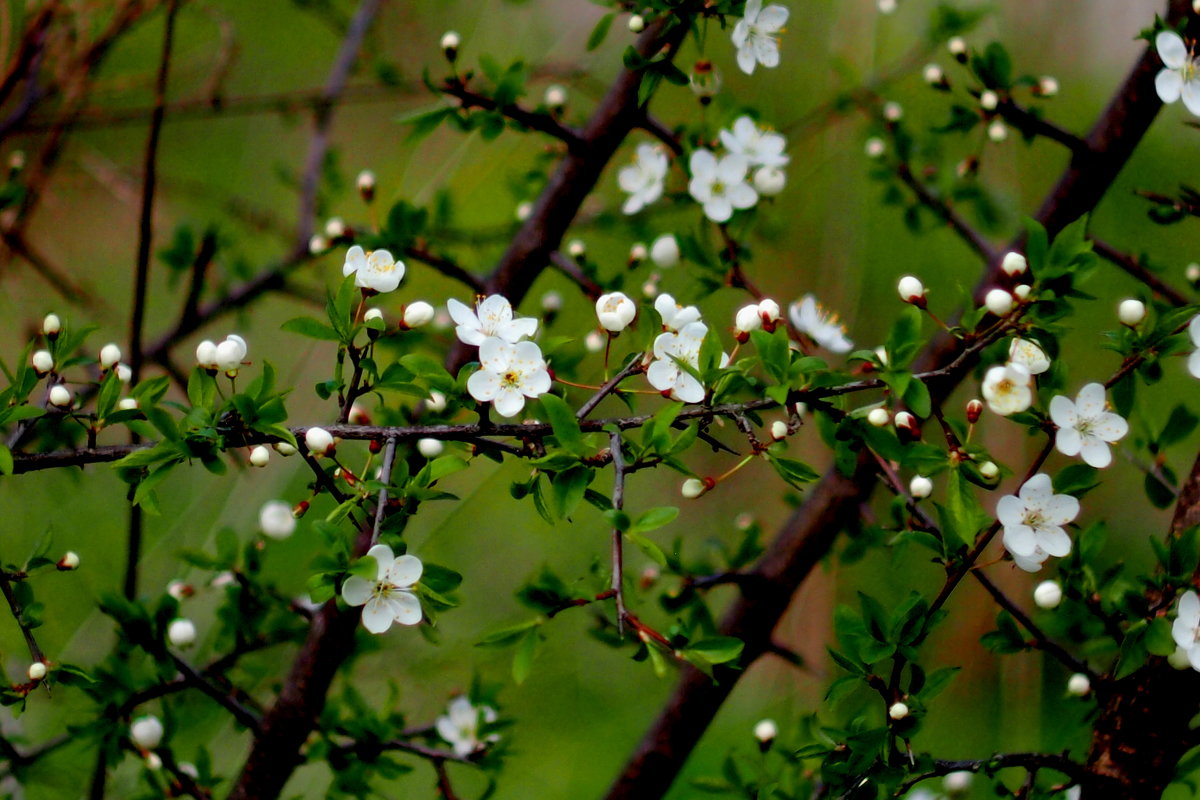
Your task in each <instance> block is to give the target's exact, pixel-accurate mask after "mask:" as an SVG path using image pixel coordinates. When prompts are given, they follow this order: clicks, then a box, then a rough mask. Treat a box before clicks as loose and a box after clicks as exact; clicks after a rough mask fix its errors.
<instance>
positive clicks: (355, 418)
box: [346, 403, 371, 425]
mask: <svg viewBox="0 0 1200 800" xmlns="http://www.w3.org/2000/svg"><path fill="white" fill-rule="evenodd" d="M346 421H347V422H349V423H350V424H351V425H370V424H371V415H370V414H368V413H367V409H366V408H364V407H363V406H362V405H360V404H358V403H352V404H351V405H350V413H349V414H347V415H346Z"/></svg>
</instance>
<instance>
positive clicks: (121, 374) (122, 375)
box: [113, 364, 133, 383]
mask: <svg viewBox="0 0 1200 800" xmlns="http://www.w3.org/2000/svg"><path fill="white" fill-rule="evenodd" d="M113 372H115V373H116V374H117V380H118V381H120V382H121V383H129V382H130V381H131V380H133V367H131V366H129V365H128V364H117V366H116V369H114V370H113Z"/></svg>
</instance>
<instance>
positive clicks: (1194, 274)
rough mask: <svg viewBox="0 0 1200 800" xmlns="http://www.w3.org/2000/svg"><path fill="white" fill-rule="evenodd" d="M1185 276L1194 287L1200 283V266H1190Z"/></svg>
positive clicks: (1185, 271) (1184, 273)
mask: <svg viewBox="0 0 1200 800" xmlns="http://www.w3.org/2000/svg"><path fill="white" fill-rule="evenodd" d="M1183 276H1184V277H1185V278H1187V282H1188V283H1190V284H1192V285H1195V284H1198V283H1200V264H1194V263H1193V264H1188V265H1187V268H1186V269H1185V270H1184V271H1183Z"/></svg>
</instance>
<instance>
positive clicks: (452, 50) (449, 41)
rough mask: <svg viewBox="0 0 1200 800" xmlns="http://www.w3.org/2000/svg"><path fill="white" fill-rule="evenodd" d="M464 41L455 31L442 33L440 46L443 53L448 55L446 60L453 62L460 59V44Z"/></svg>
mask: <svg viewBox="0 0 1200 800" xmlns="http://www.w3.org/2000/svg"><path fill="white" fill-rule="evenodd" d="M461 43H462V39H460V38H459V35H458V34H457V33H455V32H454V31H446V32H445V33H443V34H442V41H441V43H440V46H441V48H442V54H443V55H444V56H446V60H447V61H449V62H450V63H451V64H453V63H454V62H455V61H456V60H457V59H458V46H459V45H460V44H461Z"/></svg>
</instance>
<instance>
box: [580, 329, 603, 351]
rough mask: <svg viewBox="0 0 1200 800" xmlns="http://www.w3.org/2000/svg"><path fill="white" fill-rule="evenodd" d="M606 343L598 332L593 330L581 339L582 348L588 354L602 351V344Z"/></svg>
mask: <svg viewBox="0 0 1200 800" xmlns="http://www.w3.org/2000/svg"><path fill="white" fill-rule="evenodd" d="M605 341H607V337H605V336H604V335H603V334H602V333H600V331H596V330H593V331H592V332H591V333H589V334H588V335H587V336H585V337H584V338H583V346H584V348H585V349H586V350H587V351H588V352H589V353H599V352H600V351H601V350H603V349H604V343H605Z"/></svg>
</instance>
